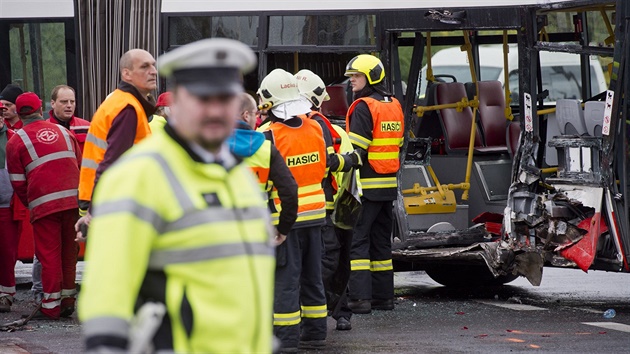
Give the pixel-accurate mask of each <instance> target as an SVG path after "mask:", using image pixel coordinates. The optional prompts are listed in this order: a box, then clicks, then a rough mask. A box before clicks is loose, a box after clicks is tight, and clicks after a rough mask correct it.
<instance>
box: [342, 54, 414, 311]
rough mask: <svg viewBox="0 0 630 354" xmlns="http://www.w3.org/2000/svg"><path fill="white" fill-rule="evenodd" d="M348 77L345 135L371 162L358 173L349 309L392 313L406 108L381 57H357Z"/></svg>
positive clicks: (350, 63)
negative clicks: (350, 99) (388, 79)
mask: <svg viewBox="0 0 630 354" xmlns="http://www.w3.org/2000/svg"><path fill="white" fill-rule="evenodd" d="M345 75H346V76H348V77H350V85H351V87H352V93H353V95H354V99H355V101H354V102H353V103H352V105H351V106H350V108H349V109H348V114H347V116H346V131H347V132H348V136H349V137H350V140H351V141H352V144H353V146H354V147H355V148H356V149H358V151H360V152H361V157H362V160H363V161H367V162H365V163H363V166H362V167H361V168H360V170H359V174H360V182H361V186H362V189H363V196H362V198H361V202H362V204H363V210H362V212H361V216H360V217H359V220H358V222H357V224H356V226H355V228H354V233H353V235H352V249H351V254H350V259H351V261H350V266H351V275H350V283H349V306H350V308H351V309H352V311H353V312H354V313H370V312H371V310H372V309H375V310H393V309H394V273H393V266H392V256H391V233H392V208H393V200H395V199H396V193H397V192H396V189H397V185H398V182H397V179H396V174H397V172H398V169H399V168H400V161H399V153H400V146H402V143H403V131H404V130H403V113H402V108H401V106H400V103H399V102H398V101H397V100H396V99H395V98H393V97H392V96H391V93H389V92H387V89H386V87H385V82H384V79H385V70H384V68H383V64H382V63H381V61H380V60H379V59H378V58H376V57H374V56H372V55H368V54H361V55H358V56H356V57H354V58H353V59H352V60H350V62H348V64H347V66H346V73H345Z"/></svg>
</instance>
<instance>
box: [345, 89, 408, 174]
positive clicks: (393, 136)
mask: <svg viewBox="0 0 630 354" xmlns="http://www.w3.org/2000/svg"><path fill="white" fill-rule="evenodd" d="M360 101H363V102H365V103H366V104H367V106H368V108H369V110H370V113H371V114H372V122H373V124H374V125H373V128H372V140H371V141H370V140H369V139H367V138H365V137H362V136H360V135H358V134H356V133H353V132H351V131H350V117H351V116H352V112H353V111H354V108H355V107H356V105H357V104H358V103H359V102H360ZM346 132H348V135H349V136H350V140H351V141H352V143H353V144H356V145H358V146H361V147H364V148H365V149H366V150H367V152H368V161H369V162H370V166H372V169H374V171H376V172H377V173H381V174H386V173H395V172H398V169H399V168H400V160H399V155H400V147H401V146H402V143H403V133H404V116H403V113H402V108H401V106H400V103H399V102H398V100H397V99H395V98H393V97H392V98H391V101H379V100H377V99H374V98H371V97H362V98H359V99H357V100H355V101H354V102H353V103H352V105H351V106H350V108H349V109H348V115H347V116H346Z"/></svg>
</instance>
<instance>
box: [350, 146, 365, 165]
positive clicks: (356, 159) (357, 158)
mask: <svg viewBox="0 0 630 354" xmlns="http://www.w3.org/2000/svg"><path fill="white" fill-rule="evenodd" d="M347 155H348V156H350V161H351V163H352V168H359V167H361V166H363V161H362V159H361V155H360V154H359V152H358V151H357V150H354V151H352V152H349V153H348V154H347Z"/></svg>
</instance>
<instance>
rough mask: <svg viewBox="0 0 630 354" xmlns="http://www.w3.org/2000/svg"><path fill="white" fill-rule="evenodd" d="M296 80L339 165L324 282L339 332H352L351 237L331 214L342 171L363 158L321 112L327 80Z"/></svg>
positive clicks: (304, 75)
mask: <svg viewBox="0 0 630 354" xmlns="http://www.w3.org/2000/svg"><path fill="white" fill-rule="evenodd" d="M295 79H296V80H297V83H298V89H299V91H300V95H301V96H302V97H303V98H304V99H306V100H308V101H309V103H310V104H311V112H309V113H308V114H307V117H308V118H310V119H313V120H315V121H316V122H318V123H319V124H320V125H321V126H322V129H323V131H324V138H325V140H326V141H327V143H328V146H327V148H328V153H329V155H328V160H329V161H331V162H333V161H334V162H335V163H337V162H338V164H335V166H334V169H329V173H328V175H327V176H326V180H325V181H324V184H323V185H324V192H325V193H326V225H324V226H322V238H323V240H324V249H325V252H324V255H323V256H322V280H323V282H324V288H325V289H326V302H327V304H328V310H329V311H330V312H331V313H332V317H333V318H334V319H335V320H337V326H336V329H337V330H350V329H352V325H351V324H350V317H351V316H352V311H350V309H349V308H348V307H347V296H346V287H347V284H348V278H349V276H350V263H349V251H350V242H351V240H352V234H351V233H350V234H348V232H347V230H342V229H337V228H335V227H334V225H333V222H332V218H331V215H332V212H333V210H334V196H335V194H336V193H337V191H338V186H337V182H338V181H339V182H340V181H341V177H342V174H343V172H347V171H349V170H350V168H357V167H359V166H360V157H359V154H358V152H355V151H354V150H353V149H352V144H351V143H350V141H349V140H350V139H349V138H348V135H347V134H346V132H345V131H343V129H341V128H340V127H338V126H335V125H333V124H331V123H330V121H329V120H328V118H326V116H324V115H323V114H322V113H321V106H322V104H323V103H324V101H328V100H330V96H329V95H328V92H326V85H325V84H324V81H323V80H322V79H321V78H320V77H319V76H318V75H317V74H315V73H314V72H312V71H310V70H308V69H303V70H300V71H298V73H297V74H295ZM341 153H344V154H341ZM329 165H330V164H329Z"/></svg>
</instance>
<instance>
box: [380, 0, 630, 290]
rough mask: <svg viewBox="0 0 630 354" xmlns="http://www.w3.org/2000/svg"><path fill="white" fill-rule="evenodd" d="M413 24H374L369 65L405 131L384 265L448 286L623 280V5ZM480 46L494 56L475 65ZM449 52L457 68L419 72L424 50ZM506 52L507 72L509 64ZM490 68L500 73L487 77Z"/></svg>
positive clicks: (579, 1)
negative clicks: (561, 277) (378, 35)
mask: <svg viewBox="0 0 630 354" xmlns="http://www.w3.org/2000/svg"><path fill="white" fill-rule="evenodd" d="M504 5H507V4H504ZM415 15H416V18H413V17H414V16H411V13H409V16H406V17H405V18H400V17H398V18H391V19H390V18H388V17H387V16H385V15H384V16H383V17H382V21H383V27H384V28H387V30H386V31H385V33H386V35H385V40H386V41H388V46H387V47H386V48H385V50H384V53H382V55H381V56H382V57H385V58H386V60H388V61H387V63H388V64H389V66H390V69H391V70H392V72H393V74H394V80H392V81H393V87H392V88H393V90H394V92H395V93H397V96H399V97H400V98H402V99H405V100H404V101H403V102H404V103H405V107H404V109H405V114H406V121H405V123H406V128H407V133H408V136H406V140H405V145H404V148H403V157H402V159H403V161H402V162H403V163H402V167H401V171H400V175H399V176H400V181H401V183H400V186H399V193H398V200H397V201H396V203H395V208H394V218H395V230H394V235H393V257H392V258H393V259H394V261H395V265H396V268H397V269H424V270H426V272H427V274H428V275H429V276H430V277H431V278H432V279H434V280H435V281H437V282H438V283H441V284H444V285H449V286H450V285H453V286H462V285H498V284H504V283H507V282H509V281H511V280H514V279H515V278H516V277H517V276H525V277H527V279H528V280H529V281H530V282H531V283H532V284H534V285H539V284H540V280H541V277H542V270H543V267H544V266H556V267H569V268H579V269H582V270H585V271H586V270H588V269H600V270H611V271H625V272H628V271H630V269H629V268H628V261H627V257H628V255H629V252H630V250H629V248H628V247H629V243H630V240H629V238H630V236H629V235H628V220H627V217H628V216H627V215H628V213H627V203H626V202H625V189H626V186H627V179H626V173H627V161H626V159H627V155H628V154H627V142H626V137H627V127H626V121H625V119H626V118H625V117H627V115H628V104H627V102H625V101H623V96H624V92H627V90H628V87H627V85H628V80H627V70H625V69H626V68H627V65H628V64H627V59H626V56H627V54H626V53H627V52H628V48H627V44H626V43H627V41H626V40H627V37H628V29H627V26H628V24H627V21H628V9H627V5H626V4H625V2H624V1H610V0H609V1H603V0H602V1H584V0H572V1H549V2H546V3H544V4H530V5H528V4H521V5H519V6H504V7H502V6H501V5H500V4H497V6H493V7H484V8H478V7H470V6H469V7H462V8H449V9H435V10H428V11H418V12H417V13H416V14H415ZM407 18H409V20H406V19H407ZM488 47H491V48H495V49H496V48H497V47H501V48H502V49H503V50H502V51H499V50H494V52H495V53H497V54H496V55H495V56H494V57H488V55H485V54H482V55H480V53H484V52H487V51H488ZM452 48H457V49H458V50H460V51H461V52H462V53H461V55H462V56H464V57H466V62H467V64H468V68H467V69H468V70H462V67H459V68H458V69H457V70H452V71H453V72H448V65H446V64H445V63H444V60H442V62H435V63H432V58H434V56H433V55H432V53H435V52H438V53H439V50H446V51H452V50H453V49H452ZM405 50H407V51H411V52H412V55H411V61H410V64H409V69H408V74H407V73H406V72H404V70H403V69H401V68H403V67H404V66H403V65H401V64H400V63H401V60H400V57H401V56H400V54H401V53H403V52H404V51H405ZM513 51H517V53H514V52H513ZM515 54H517V56H518V68H514V67H513V64H511V65H508V62H509V61H513V60H510V59H509V58H512V57H514V55H515ZM438 57H439V56H438V55H436V56H435V58H438ZM425 61H426V66H425V67H424V68H423V64H424V63H425ZM501 63H503V65H501ZM569 63H570V64H571V65H569ZM497 67H498V69H496V70H495V71H496V72H501V73H502V75H503V77H500V78H498V77H497V73H496V72H493V71H491V70H487V69H488V68H497ZM501 67H502V69H501ZM438 68H439V69H438ZM434 69H435V70H434ZM463 69H466V68H463ZM405 75H406V76H405ZM624 75H625V76H624ZM603 76H604V77H605V78H604V80H605V81H606V84H607V85H608V90H605V88H606V85H604V83H603V80H602V78H603ZM462 80H463V82H462ZM403 81H406V82H407V83H408V85H407V87H406V90H405V91H403V85H402V82H403Z"/></svg>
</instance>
